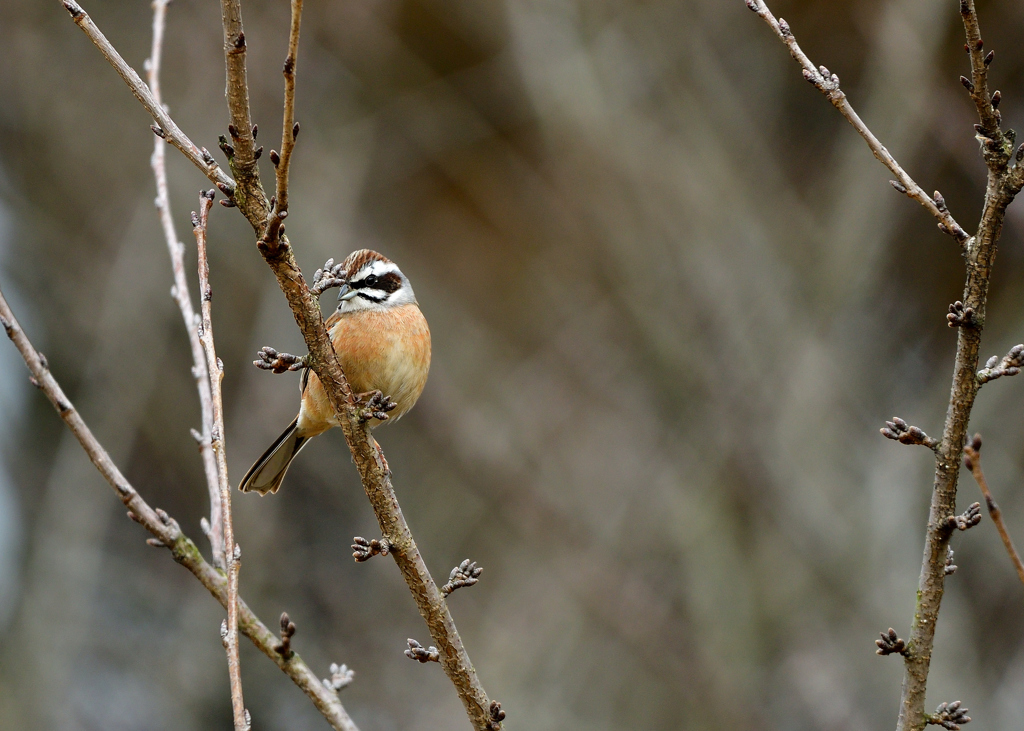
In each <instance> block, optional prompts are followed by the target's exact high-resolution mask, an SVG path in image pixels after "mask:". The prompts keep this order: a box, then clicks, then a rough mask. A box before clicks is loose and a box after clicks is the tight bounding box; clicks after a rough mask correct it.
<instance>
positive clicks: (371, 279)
mask: <svg viewBox="0 0 1024 731" xmlns="http://www.w3.org/2000/svg"><path fill="white" fill-rule="evenodd" d="M363 281H364V282H366V286H367V287H372V286H373V285H375V284H376V283H377V275H376V274H371V275H370V276H368V277H367V278H366V279H365V280H363Z"/></svg>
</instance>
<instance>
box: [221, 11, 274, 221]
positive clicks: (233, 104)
mask: <svg viewBox="0 0 1024 731" xmlns="http://www.w3.org/2000/svg"><path fill="white" fill-rule="evenodd" d="M220 13H221V22H222V25H223V27H224V64H225V67H226V71H227V86H226V94H227V101H228V115H229V116H230V119H231V122H230V124H229V125H228V133H229V134H230V135H231V147H232V154H231V156H230V164H231V172H233V173H234V175H235V179H236V180H237V182H238V185H237V186H236V187H235V190H234V198H233V200H234V202H235V204H236V205H237V206H238V207H239V208H240V209H241V211H242V214H243V215H244V216H245V217H246V218H247V219H248V220H249V223H250V224H252V226H253V228H254V229H256V230H257V232H258V233H262V231H263V229H264V228H265V227H266V224H267V210H268V206H267V196H266V193H264V192H263V185H262V184H261V183H260V169H259V166H258V164H257V162H256V160H257V156H256V136H255V135H254V134H253V125H252V119H251V117H250V114H249V85H248V81H247V80H246V70H245V50H246V47H245V30H244V29H243V28H242V3H241V0H221V3H220Z"/></svg>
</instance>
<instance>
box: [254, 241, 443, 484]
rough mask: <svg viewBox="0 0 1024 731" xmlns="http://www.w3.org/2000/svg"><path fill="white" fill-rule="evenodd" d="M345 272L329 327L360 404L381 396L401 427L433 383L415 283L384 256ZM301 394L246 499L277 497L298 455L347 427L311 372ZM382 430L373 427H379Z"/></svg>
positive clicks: (358, 260) (363, 254)
mask: <svg viewBox="0 0 1024 731" xmlns="http://www.w3.org/2000/svg"><path fill="white" fill-rule="evenodd" d="M340 272H341V273H340V275H339V276H340V279H341V280H342V281H343V284H342V285H341V292H340V293H339V294H338V309H337V310H336V311H335V312H334V314H332V315H331V316H330V317H329V318H328V319H327V322H326V323H325V324H326V326H327V332H328V333H329V334H330V336H331V342H332V343H333V344H334V351H335V352H336V353H337V354H338V360H339V361H340V362H341V367H342V368H343V369H344V371H345V376H346V377H347V378H348V382H349V385H350V386H351V387H352V391H353V393H355V394H357V396H358V398H359V400H360V402H362V403H367V402H370V401H371V399H372V398H373V396H374V392H377V391H379V392H380V394H383V396H385V397H387V398H389V399H390V402H391V403H390V404H388V406H391V407H392V408H391V409H390V410H391V414H390V417H387V418H389V420H397V419H399V418H401V416H402V415H403V414H405V413H406V412H407V411H408V410H409V409H411V408H412V407H413V405H414V404H415V403H416V401H417V399H419V397H420V393H422V391H423V386H424V385H425V384H426V382H427V372H428V371H429V370H430V329H429V328H428V327H427V320H426V318H424V317H423V313H422V312H420V308H419V304H418V303H417V302H416V295H415V294H413V291H412V285H410V284H409V279H408V278H407V277H406V276H405V275H404V274H402V271H401V270H400V269H399V268H398V266H397V265H396V264H395V263H394V262H392V261H390V260H389V259H387V258H386V257H384V256H383V255H381V254H378V253H377V252H376V251H370V250H369V249H360V250H359V251H354V252H352V253H351V254H349V255H348V258H346V259H345V261H344V262H342V264H341V267H340ZM288 357H290V358H292V359H294V360H295V361H298V360H299V359H297V358H295V356H288ZM257 365H259V363H257ZM300 388H301V393H302V398H301V401H300V404H299V415H298V416H297V417H295V420H294V421H292V423H291V424H289V426H288V428H287V429H285V430H284V433H283V434H281V436H279V437H278V438H277V441H275V442H274V443H273V444H272V445H270V448H269V449H268V450H267V451H266V452H264V453H263V456H262V457H260V458H259V459H258V460H256V464H254V465H253V466H252V467H251V468H250V469H249V471H248V472H247V473H246V475H245V477H243V478H242V482H241V484H240V485H239V486H238V488H239V489H240V490H241V491H242V492H251V491H255V492H258V493H259V494H260V495H266V494H267V493H268V492H277V490H278V488H279V487H281V481H282V480H283V479H284V476H285V473H286V472H287V471H288V467H289V466H290V465H291V463H292V460H293V459H295V455H297V454H298V453H299V452H300V451H301V450H302V448H303V447H304V446H306V444H307V443H308V442H309V440H310V439H312V438H313V437H315V436H317V435H319V434H323V433H324V432H325V431H327V430H328V429H330V428H331V427H334V426H338V425H339V423H338V419H337V417H336V416H335V414H334V409H333V408H332V407H331V404H330V401H328V399H327V394H326V393H325V392H324V388H323V384H321V383H320V379H319V378H317V375H316V374H315V373H313V372H312V370H311V369H309V368H305V369H304V370H303V372H302V382H301V386H300ZM380 394H377V396H378V397H379V396H380ZM381 423H382V420H381V419H377V418H372V419H370V420H369V424H370V426H371V428H373V427H376V426H379V425H380V424H381Z"/></svg>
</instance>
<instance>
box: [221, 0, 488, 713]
mask: <svg viewBox="0 0 1024 731" xmlns="http://www.w3.org/2000/svg"><path fill="white" fill-rule="evenodd" d="M222 7H223V9H224V10H223V12H222V16H223V18H224V23H225V25H224V37H225V39H234V38H241V39H243V40H244V37H245V35H244V31H243V29H242V25H241V9H240V0H222ZM293 29H294V30H295V33H293V35H292V39H293V40H297V29H298V26H297V22H296V19H295V18H294V16H293ZM225 50H226V52H227V56H228V75H227V85H228V94H227V96H228V107H229V111H230V113H231V116H232V119H240V118H242V117H243V116H244V117H245V118H246V119H247V118H248V91H247V90H245V89H241V88H235V89H232V88H231V87H237V86H244V84H245V68H244V67H245V56H244V53H240V52H236V51H237V50H238V49H234V50H233V48H232V45H231V44H228V43H226V44H225ZM242 50H244V44H243V49H242ZM243 107H244V109H243ZM287 132H288V130H287V129H285V133H286V134H287ZM235 170H236V175H237V174H238V170H237V168H236V169H235ZM256 182H258V181H256ZM251 183H252V181H251V180H249V181H246V180H244V179H242V178H241V176H239V187H240V188H242V187H244V186H245V185H248V184H251ZM259 192H260V193H261V194H262V189H259ZM254 193H255V189H254V190H252V191H248V192H247V193H245V195H252V194H254ZM242 212H243V214H245V215H246V218H247V219H248V220H249V223H250V224H251V225H252V227H253V230H254V231H255V233H256V238H257V247H258V248H259V250H260V253H261V254H262V255H263V258H264V259H265V260H266V262H267V264H268V265H269V266H270V268H271V269H272V270H273V272H274V275H275V276H276V277H277V282H278V285H279V286H280V287H281V290H282V292H284V295H285V298H286V299H287V300H288V305H289V307H291V310H292V315H293V316H294V317H295V322H296V324H297V325H298V326H299V330H300V332H301V333H302V337H303V339H304V340H305V341H306V347H307V348H308V349H309V356H308V357H309V364H310V367H311V368H312V369H313V371H314V372H315V373H316V374H317V376H318V377H319V378H320V381H321V383H322V384H323V387H324V391H325V392H326V393H327V397H328V400H329V401H330V403H331V407H332V408H333V409H334V412H335V414H336V415H337V416H338V420H339V423H340V426H341V429H342V431H343V432H344V434H345V441H346V442H347V443H348V445H349V449H350V450H351V452H352V461H353V462H354V463H355V465H356V468H357V469H358V470H359V476H360V479H361V480H362V483H363V490H364V491H365V492H366V496H367V497H368V498H369V500H370V504H371V505H372V506H373V510H374V513H375V514H376V516H377V521H378V523H379V524H380V528H381V533H382V534H383V537H384V538H385V539H386V540H387V541H388V544H389V546H390V548H391V551H390V553H391V555H392V556H394V558H395V563H397V564H398V568H399V570H400V571H401V572H402V576H403V577H404V578H405V581H406V584H407V585H408V586H409V591H410V592H411V593H412V595H413V599H414V600H415V601H416V606H417V607H418V609H419V611H420V615H421V616H422V617H423V619H424V621H426V623H427V627H428V629H429V630H430V635H431V638H432V639H433V640H434V642H436V643H437V646H438V648H439V654H440V662H441V665H442V667H444V670H445V673H446V674H447V675H448V677H449V678H450V679H451V681H452V683H453V684H454V685H455V689H456V691H457V692H458V694H459V697H460V698H461V699H462V703H463V705H464V706H465V708H466V712H467V714H468V715H469V719H470V721H472V723H473V725H474V727H475V728H477V729H480V730H481V731H493V729H497V728H499V727H500V720H495V716H494V715H493V714H492V713H491V702H490V700H489V699H488V697H487V692H486V691H485V690H484V688H483V685H482V684H481V683H480V680H479V678H478V677H477V674H476V668H475V667H473V663H472V661H471V660H470V659H469V655H468V653H467V652H466V648H465V647H464V646H463V644H462V637H461V636H460V635H459V631H458V629H456V627H455V621H454V620H453V619H452V616H451V613H450V612H449V611H448V605H447V603H446V602H445V599H444V596H443V595H442V594H441V591H440V589H439V588H438V586H437V584H436V583H435V581H434V579H433V578H432V577H431V575H430V571H429V570H428V569H427V565H426V563H425V562H424V560H423V557H422V556H420V552H419V549H418V548H417V547H416V542H415V540H413V537H412V532H411V531H410V530H409V525H408V523H406V521H405V516H404V515H403V514H402V509H401V506H400V505H399V504H398V498H397V496H396V495H395V490H394V487H393V486H392V484H391V473H390V471H389V470H388V468H387V462H386V461H385V459H384V454H383V452H382V451H381V449H380V447H379V446H378V445H377V443H376V442H375V441H374V440H373V437H371V436H370V432H369V428H368V427H367V426H366V423H365V420H363V419H361V418H360V410H359V409H357V408H356V403H355V401H356V400H355V396H354V394H353V393H352V389H351V387H350V386H349V384H348V380H347V379H346V378H345V373H344V372H343V371H342V368H341V364H340V363H339V362H338V356H337V354H336V353H335V352H334V346H333V344H332V343H331V340H330V337H328V335H327V329H326V327H325V326H324V320H323V316H322V315H321V312H320V302H319V299H318V297H316V296H314V295H313V293H311V292H310V290H309V287H308V286H307V285H306V280H305V279H304V278H303V276H302V271H301V270H300V269H299V266H298V264H297V263H296V261H295V256H294V254H293V252H292V248H291V245H290V242H289V241H288V238H287V236H285V235H284V231H283V230H282V231H281V234H280V244H277V243H276V242H269V241H267V240H266V239H265V238H264V233H265V220H264V219H257V218H255V217H254V216H252V215H251V214H250V213H247V212H246V209H245V208H244V207H242ZM282 229H283V226H282ZM499 709H500V705H499ZM502 717H504V713H503V712H502Z"/></svg>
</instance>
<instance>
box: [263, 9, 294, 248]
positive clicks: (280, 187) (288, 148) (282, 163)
mask: <svg viewBox="0 0 1024 731" xmlns="http://www.w3.org/2000/svg"><path fill="white" fill-rule="evenodd" d="M301 22H302V0H292V23H291V32H290V33H289V35H288V56H287V58H285V60H284V122H283V124H282V127H281V154H280V156H279V155H278V154H277V153H276V152H274V151H273V150H271V151H270V161H271V162H272V163H273V164H274V166H275V167H276V168H277V181H276V182H277V188H276V190H275V191H274V193H275V195H274V198H273V199H272V200H271V213H270V221H269V222H268V224H267V232H266V234H265V235H264V238H265V240H266V241H267V242H268V243H269V244H271V245H274V244H276V243H277V240H278V237H279V236H280V235H281V231H282V230H283V228H284V227H283V225H282V224H283V222H284V219H285V218H287V217H288V173H289V169H290V165H291V161H292V150H293V149H294V148H295V138H296V137H298V135H299V125H298V124H296V122H295V65H296V63H297V61H298V55H299V25H300V24H301Z"/></svg>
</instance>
